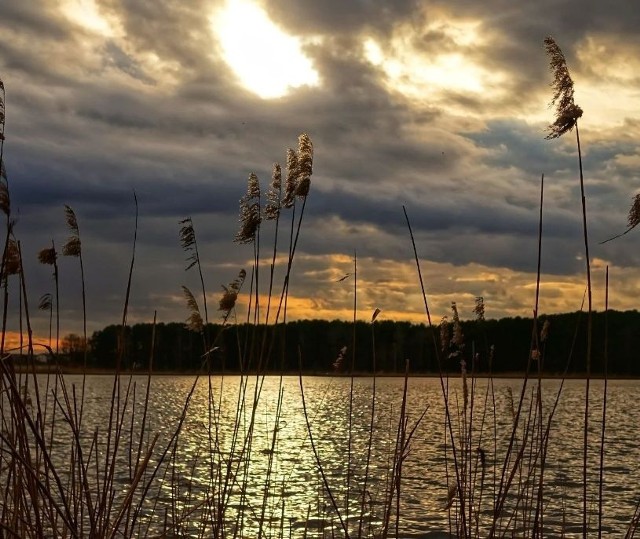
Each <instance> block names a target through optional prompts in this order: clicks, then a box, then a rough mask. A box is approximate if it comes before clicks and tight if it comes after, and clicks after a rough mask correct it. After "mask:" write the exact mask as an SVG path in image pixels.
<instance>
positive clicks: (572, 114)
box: [544, 36, 582, 139]
mask: <svg viewBox="0 0 640 539" xmlns="http://www.w3.org/2000/svg"><path fill="white" fill-rule="evenodd" d="M544 46H545V49H546V51H547V55H548V56H549V67H550V69H551V71H552V72H553V82H552V83H551V87H552V88H553V98H552V99H551V104H550V105H551V106H554V105H555V107H556V114H555V117H556V119H555V121H554V122H553V123H552V124H550V125H549V127H548V130H549V133H548V134H547V136H546V138H547V139H554V138H558V137H561V136H562V135H564V134H565V133H567V132H569V131H571V130H572V129H573V128H574V127H575V125H576V122H577V121H578V118H580V117H582V109H581V108H580V107H579V106H578V105H576V103H575V101H574V99H573V93H574V90H573V79H572V78H571V75H570V74H569V68H568V67H567V61H566V59H565V57H564V54H563V53H562V50H561V49H560V47H559V46H558V44H557V43H556V42H555V40H554V39H553V38H552V37H551V36H548V37H546V38H545V40H544Z"/></svg>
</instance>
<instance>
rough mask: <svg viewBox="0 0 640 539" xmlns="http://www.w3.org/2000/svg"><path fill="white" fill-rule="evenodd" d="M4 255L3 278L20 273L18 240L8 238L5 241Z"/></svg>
mask: <svg viewBox="0 0 640 539" xmlns="http://www.w3.org/2000/svg"><path fill="white" fill-rule="evenodd" d="M5 256H6V258H5V262H4V275H3V276H2V277H3V279H6V278H7V277H8V276H9V275H18V274H19V273H20V249H19V248H18V242H17V241H16V240H14V239H13V238H10V239H9V241H8V242H7V252H6V255H5Z"/></svg>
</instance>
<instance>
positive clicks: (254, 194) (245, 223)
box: [233, 172, 262, 243]
mask: <svg viewBox="0 0 640 539" xmlns="http://www.w3.org/2000/svg"><path fill="white" fill-rule="evenodd" d="M261 222H262V217H261V215H260V182H259V181H258V177H257V176H256V175H255V174H254V173H253V172H252V173H251V174H249V180H248V182H247V194H246V195H245V196H243V197H242V198H241V199H240V230H238V233H237V234H236V237H235V239H234V240H233V241H235V242H236V243H253V241H255V239H256V233H257V232H258V228H259V227H260V223H261Z"/></svg>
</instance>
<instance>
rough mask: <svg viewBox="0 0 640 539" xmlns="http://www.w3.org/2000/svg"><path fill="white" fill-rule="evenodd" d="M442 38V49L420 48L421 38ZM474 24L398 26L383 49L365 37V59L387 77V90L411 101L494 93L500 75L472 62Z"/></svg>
mask: <svg viewBox="0 0 640 539" xmlns="http://www.w3.org/2000/svg"><path fill="white" fill-rule="evenodd" d="M427 34H433V35H439V36H443V37H442V39H444V40H446V42H447V46H446V47H443V48H439V47H438V46H429V44H428V42H427V45H426V46H425V45H424V44H423V40H424V39H423V35H427ZM482 42H483V41H482V38H481V36H480V33H479V32H478V31H477V24H476V23H468V22H453V21H448V22H447V23H446V24H445V23H443V22H434V23H430V24H429V25H426V26H425V27H424V28H415V27H413V26H408V25H404V26H402V27H398V28H397V29H396V31H395V33H394V35H393V36H392V38H391V40H390V41H389V42H388V43H387V44H386V46H385V49H384V50H383V48H382V46H381V44H380V43H379V42H378V41H376V40H375V39H374V38H372V37H369V38H367V39H365V40H364V42H363V51H364V56H365V58H366V59H367V60H368V61H369V62H370V63H371V64H373V65H374V66H376V67H378V68H379V69H380V70H381V71H382V72H383V73H384V75H385V77H386V83H387V85H388V87H389V89H391V90H393V91H397V92H399V93H401V94H404V95H405V96H407V97H409V98H412V99H415V100H423V99H429V100H434V99H437V98H438V97H441V96H444V95H446V94H450V93H451V92H454V93H461V94H472V95H475V96H477V95H481V94H495V93H496V92H498V91H499V90H500V84H501V82H502V81H503V75H502V74H500V73H496V72H492V71H489V70H488V69H486V68H485V67H483V66H482V65H480V64H479V63H478V62H474V59H473V54H472V52H473V50H474V48H475V47H477V46H479V45H481V44H482Z"/></svg>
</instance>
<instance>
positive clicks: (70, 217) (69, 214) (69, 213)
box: [64, 204, 80, 234]
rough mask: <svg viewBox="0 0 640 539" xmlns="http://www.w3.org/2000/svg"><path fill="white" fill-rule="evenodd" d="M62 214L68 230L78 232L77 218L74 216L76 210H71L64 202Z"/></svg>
mask: <svg viewBox="0 0 640 539" xmlns="http://www.w3.org/2000/svg"><path fill="white" fill-rule="evenodd" d="M64 215H65V218H66V220H67V226H68V227H69V230H70V231H71V232H72V233H74V234H78V233H79V232H80V231H79V229H78V219H77V218H76V212H74V211H73V209H72V208H71V206H68V205H67V204H65V205H64Z"/></svg>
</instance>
